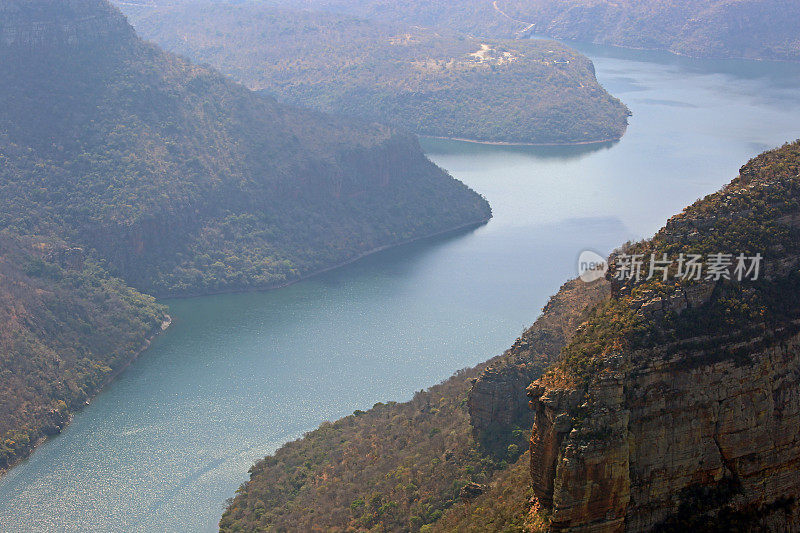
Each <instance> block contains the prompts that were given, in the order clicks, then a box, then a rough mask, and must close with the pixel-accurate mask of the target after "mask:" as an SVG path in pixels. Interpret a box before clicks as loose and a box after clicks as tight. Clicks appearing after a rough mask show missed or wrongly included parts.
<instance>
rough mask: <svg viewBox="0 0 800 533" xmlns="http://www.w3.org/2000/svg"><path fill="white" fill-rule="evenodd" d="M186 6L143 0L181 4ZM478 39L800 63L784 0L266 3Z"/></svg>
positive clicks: (790, 6) (798, 8)
mask: <svg viewBox="0 0 800 533" xmlns="http://www.w3.org/2000/svg"><path fill="white" fill-rule="evenodd" d="M185 1H187V0H142V2H141V3H149V4H154V3H158V4H164V3H172V4H174V3H180V2H185ZM263 3H266V4H268V5H277V6H285V7H295V8H297V7H306V8H313V9H321V10H328V11H332V12H337V13H347V14H351V15H355V16H359V17H365V18H370V19H375V20H383V21H389V22H394V23H400V24H404V25H415V24H418V25H422V26H426V27H434V28H439V29H450V30H457V31H461V32H465V33H467V34H470V35H474V36H477V37H495V38H510V37H528V36H530V35H532V34H538V35H547V36H549V37H554V38H557V39H564V40H577V41H582V42H593V43H600V44H610V45H615V46H625V47H631V48H652V49H659V50H668V51H671V52H675V53H678V54H685V55H690V56H695V57H713V58H746V59H774V60H790V61H797V60H798V59H800V31H798V29H797V21H798V20H800V4H798V3H797V2H793V1H790V0H733V1H731V0H663V1H653V0H621V1H612V0H497V1H494V0H432V1H421V0H409V1H403V2H398V1H397V0H301V1H295V0H265V1H264V2H263Z"/></svg>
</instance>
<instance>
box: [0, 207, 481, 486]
mask: <svg viewBox="0 0 800 533" xmlns="http://www.w3.org/2000/svg"><path fill="white" fill-rule="evenodd" d="M489 220H491V217H489V218H485V219H481V220H478V221H475V222H471V223H467V224H463V225H460V226H457V227H454V228H450V229H447V230H442V231H438V232H434V233H431V234H428V235H423V236H420V237H415V238H413V239H406V240H404V241H401V242H398V243H393V244H387V245H385V246H379V247H377V248H374V249H371V250H369V251H367V252H364V253H361V254H359V255H358V256H356V257H353V258H352V259H349V260H347V261H343V262H340V263H337V264H335V265H332V266H329V267H326V268H323V269H319V270H316V271H314V272H311V273H309V274H306V275H303V276H301V277H299V278H298V279H295V280H291V281H288V282H285V283H281V284H276V285H272V286H268V287H255V288H250V289H241V290H227V291H210V292H198V293H195V294H189V295H185V294H184V295H177V296H176V295H161V296H156V297H157V298H159V299H164V298H172V299H189V298H197V297H202V296H213V295H218V294H237V293H248V292H265V291H273V290H278V289H282V288H286V287H289V286H291V285H294V284H296V283H300V282H301V281H305V280H308V279H311V278H313V277H315V276H320V275H322V274H324V273H326V272H330V271H332V270H336V269H339V268H343V267H345V266H347V265H350V264H353V263H355V262H357V261H360V260H362V259H364V258H366V257H369V256H371V255H374V254H377V253H380V252H382V251H385V250H389V249H392V248H398V247H401V246H405V245H409V244H413V243H416V242H420V241H424V240H427V239H433V238H436V237H443V236H446V235H451V234H456V233H459V232H461V231H465V230H468V229H475V228H478V227H480V226H483V225H485V224H487V223H488V222H489ZM171 325H172V317H171V316H169V315H167V316H166V318H165V320H164V321H163V322H162V323H161V325H160V326H159V327H157V328H156V329H155V330H153V332H152V333H151V334H150V335H149V336H148V337H147V338H146V339H145V340H144V342H143V343H142V345H141V347H140V348H139V349H138V350H137V351H136V352H135V353H134V354H133V355H132V356H131V357H130V358H129V359H128V360H127V361H126V362H125V363H124V364H123V365H121V366H120V367H119V368H117V369H116V370H115V371H114V372H112V373H111V374H110V375H109V376H108V377H107V378H106V380H105V381H104V382H103V384H102V385H101V386H100V388H99V389H98V390H97V392H96V394H94V395H93V396H92V397H91V398H89V399H88V400H86V403H85V405H86V406H88V405H89V404H90V403H91V402H92V401H93V400H94V399H95V398H96V397H97V396H98V395H99V394H101V393H102V392H103V391H104V390H105V388H106V387H107V386H108V385H110V384H111V383H112V382H113V381H114V380H115V379H117V378H118V377H119V376H120V375H121V374H122V373H123V372H124V371H125V370H127V369H128V368H129V367H130V366H131V365H132V364H133V363H134V362H136V360H137V359H139V357H140V356H141V355H142V354H143V353H144V352H145V351H146V350H147V349H148V348H149V347H150V345H151V344H152V341H153V340H154V339H155V338H156V337H157V336H158V335H161V334H162V333H164V332H165V331H167V329H168V328H169V327H170V326H171ZM78 412H80V410H77V411H75V412H74V413H70V414H69V416H68V418H67V420H66V422H65V423H64V425H63V426H61V427H60V428H59V432H58V433H57V434H56V435H54V436H57V435H59V434H61V432H63V431H64V429H66V428H67V426H69V424H70V422H71V421H72V418H73V416H74V415H75V414H77V413H78ZM50 438H52V437H48V436H44V437H41V438H39V439H38V440H37V441H36V442H35V443H34V444H33V446H32V447H31V448H30V449H29V451H28V452H27V453H26V454H25V455H23V456H21V457H19V458H18V459H16V460H15V461H14V462H13V463H12V464H11V465H10V466H9V467H7V468H0V478H2V477H3V476H4V475H5V474H7V473H8V472H10V471H11V470H13V469H14V467H16V466H17V465H19V464H20V463H21V462H23V461H25V460H26V459H28V458H29V457H30V456H31V454H33V453H34V452H35V451H36V449H37V448H38V447H39V446H41V445H42V444H44V443H45V442H47V441H48V440H49V439H50Z"/></svg>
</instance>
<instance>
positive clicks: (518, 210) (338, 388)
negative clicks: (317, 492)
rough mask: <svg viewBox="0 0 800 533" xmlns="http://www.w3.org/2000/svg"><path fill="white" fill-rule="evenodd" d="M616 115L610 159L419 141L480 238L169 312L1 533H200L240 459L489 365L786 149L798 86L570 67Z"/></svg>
mask: <svg viewBox="0 0 800 533" xmlns="http://www.w3.org/2000/svg"><path fill="white" fill-rule="evenodd" d="M582 49H583V51H584V52H585V53H587V54H588V55H589V56H590V57H591V58H592V59H593V60H594V61H595V65H596V67H597V72H598V77H599V79H600V81H601V82H602V83H603V84H604V85H605V87H606V88H607V89H608V90H609V91H610V92H611V93H612V94H614V95H616V96H618V97H619V98H620V99H622V100H623V101H624V102H625V103H626V104H627V105H628V106H629V107H630V108H631V110H632V111H633V117H631V125H630V129H629V131H628V133H627V135H626V136H625V137H624V138H623V140H622V141H621V142H619V143H613V144H606V145H599V146H592V147H587V146H582V147H541V148H519V147H497V146H479V145H473V144H465V143H456V142H449V141H440V140H429V139H428V140H423V144H424V146H425V148H426V150H427V151H428V153H429V155H430V157H431V158H432V159H433V160H434V161H436V162H437V163H439V164H440V165H442V166H443V167H444V168H446V169H448V170H449V171H450V172H451V173H452V174H453V175H455V176H456V177H458V178H459V179H461V180H463V181H465V182H466V183H467V184H469V185H470V186H471V187H473V188H474V189H475V190H477V191H478V192H480V193H482V194H484V195H485V196H486V197H487V198H488V199H489V201H490V202H491V204H492V206H493V208H494V213H495V218H494V220H492V221H491V222H490V223H489V224H488V225H487V226H484V227H481V228H478V229H476V230H474V231H469V232H462V233H460V234H457V235H452V236H448V237H444V238H438V239H433V240H430V241H426V242H420V243H416V244H413V245H410V246H405V247H402V248H398V249H395V250H390V251H387V252H384V253H381V254H377V255H375V256H372V257H370V258H367V259H366V260H363V261H361V262H359V263H356V264H354V265H351V266H349V267H346V268H343V269H340V270H337V271H334V272H330V273H327V274H325V275H323V276H319V277H317V278H314V279H311V280H307V281H305V282H303V283H300V284H297V285H294V286H292V287H288V288H286V289H281V290H278V291H273V292H267V293H252V294H238V295H224V296H213V297H205V298H196V299H191V300H181V301H174V302H170V305H171V309H172V314H173V316H174V318H175V323H174V326H173V327H172V328H171V329H170V330H169V332H168V333H167V334H166V335H164V336H163V337H161V338H159V339H158V340H157V341H156V342H155V343H154V344H153V346H152V348H151V349H150V350H148V351H147V352H146V353H145V354H144V355H143V356H142V357H141V358H140V359H139V360H138V361H137V362H136V363H135V364H134V365H132V367H131V368H130V369H129V370H128V371H127V372H125V373H124V374H123V375H122V376H121V377H120V379H118V380H117V381H116V382H114V383H113V384H112V385H110V386H109V387H108V388H107V389H106V390H105V391H104V392H103V393H102V394H101V395H100V396H98V397H97V398H96V400H95V401H94V402H93V403H92V405H91V406H89V407H88V408H87V409H85V410H84V411H83V412H82V413H80V414H79V415H77V416H76V417H75V420H74V422H73V423H72V425H70V426H69V427H68V428H67V429H66V431H65V432H64V433H63V435H61V436H59V437H57V438H55V439H53V440H52V441H50V442H48V443H46V444H45V445H44V446H42V447H41V449H39V450H38V451H37V452H36V453H35V454H34V455H33V456H32V458H31V459H30V460H28V461H27V462H25V463H23V464H22V465H20V466H19V467H17V468H15V469H14V470H12V472H11V473H10V474H9V475H7V476H6V477H5V478H3V479H2V480H0V531H2V532H6V531H8V532H19V531H48V532H58V531H69V532H72V531H75V532H78V531H81V532H83V531H142V532H145V531H146V532H159V531H170V532H172V531H176V532H184V531H185V532H195V531H213V530H214V529H215V525H216V522H217V520H218V519H219V516H220V514H221V512H222V509H223V507H224V502H225V499H226V498H228V497H230V496H232V495H233V493H234V490H235V489H236V487H237V486H238V485H239V484H240V483H241V482H242V481H244V480H245V479H246V478H247V469H248V468H249V467H250V466H251V464H252V463H253V462H254V461H256V460H257V459H259V458H261V457H263V456H264V455H266V454H268V453H271V452H272V451H274V450H275V449H276V448H277V447H278V446H280V444H282V443H283V442H285V441H287V440H289V439H292V438H295V437H297V436H299V435H301V434H302V433H303V432H304V431H307V430H310V429H312V428H314V427H316V426H317V425H318V424H319V423H320V422H322V421H324V420H333V419H336V418H338V417H340V416H342V415H345V414H348V413H350V412H352V411H353V410H355V409H365V408H368V407H370V406H371V405H373V403H375V402H377V401H382V400H398V401H400V400H406V399H408V398H410V397H411V395H412V394H413V392H414V391H415V390H419V389H421V388H424V387H427V386H429V385H432V384H434V383H436V382H438V381H440V380H442V379H444V378H446V377H448V376H449V375H451V374H452V373H453V372H454V371H455V370H457V369H459V368H463V367H466V366H471V365H474V364H477V363H479V362H481V361H484V360H486V359H488V358H489V357H491V356H493V355H496V354H498V353H500V352H502V351H503V349H504V348H505V347H507V346H508V345H509V344H510V343H511V342H512V341H513V339H514V338H515V337H516V336H517V335H518V334H519V333H520V331H521V330H522V328H523V327H524V326H526V325H529V324H530V323H531V322H533V320H534V319H535V318H536V316H537V315H538V313H539V310H540V309H541V307H542V306H543V305H544V303H545V302H546V300H547V298H548V296H549V295H550V294H552V293H553V292H555V291H556V290H557V288H558V287H559V285H560V284H561V283H562V282H564V281H566V280H567V279H568V278H569V277H571V276H573V275H574V271H575V267H574V263H575V261H576V258H577V256H578V254H579V252H580V251H581V250H583V249H586V248H591V249H594V250H597V251H599V252H601V253H605V252H607V251H609V250H610V249H611V248H613V247H614V246H616V245H618V244H620V243H622V242H624V241H625V240H628V239H635V238H641V237H646V236H649V235H651V234H652V233H653V232H654V231H656V230H657V229H658V228H659V227H660V226H661V225H662V224H663V222H664V220H665V219H666V218H667V217H668V216H670V215H672V214H674V213H676V212H678V211H680V210H681V209H682V208H683V207H684V206H685V205H686V204H688V203H690V202H692V201H694V200H695V199H697V198H699V197H701V196H703V195H705V194H708V193H710V192H713V191H714V190H716V189H717V188H719V187H720V186H721V185H723V184H724V183H726V182H727V181H729V180H730V179H731V178H732V177H733V176H734V175H735V174H736V171H737V170H738V168H739V167H740V166H741V165H742V164H743V163H744V162H745V161H746V160H747V159H748V158H749V157H752V156H753V155H756V154H757V153H759V152H761V151H763V150H765V149H767V148H769V147H772V146H776V145H779V144H781V143H783V142H784V141H787V140H793V139H795V138H796V137H798V135H799V134H800V131H798V127H797V125H798V124H800V67H798V66H797V65H791V64H780V63H750V62H741V61H738V62H737V61H727V62H708V61H692V60H687V59H680V58H675V57H673V56H669V55H666V54H657V53H643V52H629V51H622V50H615V49H610V48H601V47H582Z"/></svg>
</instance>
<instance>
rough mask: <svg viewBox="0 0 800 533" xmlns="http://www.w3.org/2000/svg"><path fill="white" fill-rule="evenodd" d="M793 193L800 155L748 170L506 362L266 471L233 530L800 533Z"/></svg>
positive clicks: (347, 423)
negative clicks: (693, 265) (638, 262)
mask: <svg viewBox="0 0 800 533" xmlns="http://www.w3.org/2000/svg"><path fill="white" fill-rule="evenodd" d="M799 196H800V141H798V142H795V143H792V144H787V145H785V146H783V147H781V148H779V149H776V150H772V151H770V152H766V153H764V154H762V155H760V156H758V157H756V158H754V159H753V160H751V161H750V162H748V163H747V164H746V165H745V166H743V167H742V168H741V170H740V173H739V176H737V177H736V178H735V179H734V180H733V181H732V182H731V183H730V184H728V185H727V186H725V187H724V188H723V189H722V190H720V191H719V192H717V193H714V194H711V195H709V196H707V197H705V198H703V199H701V200H699V201H697V202H696V203H694V204H693V205H691V206H689V207H687V208H686V209H684V210H683V212H681V213H680V214H678V215H675V216H674V217H672V218H671V219H670V220H669V221H668V222H667V224H666V225H665V226H664V228H662V229H661V230H660V231H659V232H658V233H657V234H656V235H655V236H654V237H653V238H652V239H649V240H646V241H642V242H638V243H635V244H629V245H627V246H625V247H623V248H622V249H620V250H619V251H618V252H616V253H615V254H614V255H612V258H611V261H610V265H611V266H610V270H609V274H608V276H607V277H608V279H603V280H598V281H595V282H593V283H591V284H588V283H584V282H582V281H580V280H574V281H572V282H570V283H567V284H566V285H564V286H563V287H562V288H561V290H560V291H559V293H558V294H557V295H556V296H555V297H553V299H552V300H551V301H550V303H549V304H548V305H547V306H546V307H545V309H544V312H543V314H542V316H541V317H540V318H539V319H538V320H537V322H536V323H535V324H534V325H533V326H532V327H531V328H530V329H529V330H527V331H526V332H525V333H523V335H522V336H521V337H520V338H519V339H518V340H517V341H516V342H515V343H514V345H513V346H512V347H511V349H509V350H508V351H507V352H506V353H504V354H503V355H501V356H499V357H496V358H494V359H492V360H491V361H489V362H487V363H484V364H483V365H480V366H479V367H477V368H475V369H471V370H467V371H463V372H460V373H458V374H457V375H455V376H453V377H452V378H450V379H449V380H447V381H445V382H444V383H442V384H440V385H437V386H435V387H432V388H431V389H429V390H428V391H425V392H420V393H418V394H417V395H416V396H415V398H414V399H413V400H412V401H411V402H407V403H403V404H388V405H384V404H378V405H376V406H375V407H374V408H373V409H371V410H369V411H367V412H361V411H357V412H355V413H354V414H353V415H351V416H348V417H345V418H343V419H341V420H338V421H336V422H333V423H326V424H324V425H322V426H321V427H320V428H319V429H318V430H316V431H313V432H310V433H308V434H307V435H306V436H304V437H303V438H302V439H299V440H297V441H295V442H292V443H289V444H287V445H285V446H284V447H282V448H280V449H279V450H278V451H277V452H276V453H275V454H274V455H273V456H270V457H267V458H266V459H264V460H263V461H260V462H259V463H257V464H256V465H255V466H254V467H253V468H252V469H251V478H250V480H249V481H248V482H247V483H245V484H244V485H243V486H242V487H241V488H240V490H239V491H238V492H237V495H236V497H235V498H234V499H233V500H232V501H231V504H230V506H229V507H228V509H227V511H226V512H225V514H224V515H223V517H222V520H221V522H220V531H222V532H232V531H264V530H270V528H274V529H276V530H284V529H291V524H297V525H299V526H300V528H301V529H304V528H310V526H311V525H312V524H313V525H314V526H317V527H322V528H323V529H331V530H340V531H347V530H362V531H363V530H367V531H368V530H371V529H378V528H379V529H381V530H383V531H441V532H452V531H468V532H470V531H474V532H483V531H520V532H523V531H524V532H541V533H544V532H557V531H576V532H578V531H579V532H589V531H631V532H643V531H670V532H683V531H797V530H798V527H800V506H798V503H797V502H798V498H800V478H799V477H798V476H797V465H798V462H800V440H798V436H797V421H798V418H800V394H798V392H797V391H798V384H799V383H800V304H798V301H800V300H798V294H800V205H799V204H798V200H797V199H798V197H799ZM626 254H627V256H628V258H629V259H630V258H631V257H633V256H636V255H639V256H640V257H641V259H642V261H643V262H644V263H645V265H647V264H648V262H649V260H650V258H651V257H654V258H656V261H657V263H656V264H657V265H659V266H664V264H663V263H658V261H663V260H664V256H666V257H667V259H668V260H669V259H671V260H672V264H671V265H670V266H669V267H668V270H667V271H666V273H667V279H666V280H664V279H663V277H662V275H661V274H662V273H661V271H660V270H656V271H655V272H657V275H655V276H653V277H650V278H649V279H645V278H646V277H647V267H645V270H643V275H642V276H641V277H640V279H638V280H636V279H634V278H633V276H631V275H628V277H626V276H625V274H624V273H625V270H624V265H625V255H626ZM696 254H699V256H700V258H701V261H699V264H700V265H701V268H702V269H703V270H702V272H701V273H700V276H699V278H698V279H695V277H696V275H695V273H694V272H696V271H691V273H690V274H687V273H688V272H689V270H687V266H686V265H687V263H686V262H685V261H686V260H688V259H691V258H692V257H693V256H694V255H696ZM740 254H743V255H744V257H745V263H744V265H745V267H746V268H747V269H748V272H749V274H748V273H747V272H744V271H742V272H739V273H738V274H737V270H736V269H737V266H738V262H739V260H738V257H739V255H740ZM681 257H683V259H684V263H683V267H681V266H679V265H681V263H680V261H681ZM715 257H716V258H718V260H715ZM754 257H760V258H761V259H760V261H759V263H758V264H759V268H758V269H757V270H755V271H752V270H749V269H750V268H752V267H753V262H752V258H754ZM714 265H716V268H714ZM620 273H622V275H620ZM739 277H741V280H740V279H739ZM531 381H533V383H531ZM526 388H527V393H526ZM529 400H530V404H531V407H533V411H532V412H531V411H526V410H525V409H524V406H525V405H526V404H527V403H528V401H529ZM531 426H532V427H531ZM529 428H530V431H529ZM528 435H530V440H529V442H525V441H526V440H528V439H527V437H528ZM526 445H529V446H530V452H529V453H524V454H523V453H522V451H523V450H524V448H525V447H526Z"/></svg>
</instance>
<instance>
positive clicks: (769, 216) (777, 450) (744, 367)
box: [529, 144, 800, 532]
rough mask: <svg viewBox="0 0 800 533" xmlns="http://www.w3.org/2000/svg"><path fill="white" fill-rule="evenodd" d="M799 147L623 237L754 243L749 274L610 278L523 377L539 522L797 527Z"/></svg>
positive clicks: (721, 246) (673, 246) (669, 249)
mask: <svg viewBox="0 0 800 533" xmlns="http://www.w3.org/2000/svg"><path fill="white" fill-rule="evenodd" d="M799 162H800V145H798V144H793V145H787V146H785V147H783V148H781V149H779V150H776V151H773V152H770V153H767V154H764V155H762V156H760V157H758V158H756V159H754V160H753V161H751V162H750V163H748V165H746V166H745V167H743V168H742V171H741V173H740V176H739V177H738V178H737V179H736V180H734V181H733V182H732V183H731V184H730V185H729V186H727V187H726V188H725V189H723V190H722V191H721V192H719V193H717V194H715V195H711V196H709V197H707V198H705V199H703V200H701V201H699V202H697V203H696V204H694V205H693V206H691V207H689V208H687V209H686V210H685V211H684V212H683V213H682V214H680V215H678V216H676V217H674V218H673V219H672V220H670V222H669V223H668V224H667V226H666V227H665V228H664V229H663V230H662V231H660V232H659V233H658V234H657V235H656V236H655V237H654V238H653V239H652V240H650V241H647V242H644V243H639V244H637V245H635V246H634V247H632V248H630V249H627V250H623V253H628V252H629V253H642V254H645V255H647V254H650V253H655V254H657V255H658V256H659V257H661V254H662V253H668V254H679V253H685V254H689V253H694V252H701V253H702V252H706V253H711V251H712V250H718V251H719V252H720V253H723V252H725V253H731V254H734V253H736V252H737V251H742V252H746V253H748V254H755V253H760V254H762V255H763V257H764V267H763V270H762V271H761V275H760V277H759V279H758V280H752V279H751V280H750V281H747V280H745V281H739V280H738V279H736V278H735V277H734V276H732V275H731V276H730V278H731V279H726V278H727V277H728V276H726V275H723V276H722V277H721V279H719V280H703V281H701V282H692V283H687V282H686V281H684V280H680V281H674V282H673V281H669V282H667V283H662V282H660V281H659V282H654V281H653V280H641V281H640V282H636V281H634V280H629V281H624V282H621V281H619V280H617V281H616V282H615V283H614V290H613V294H612V299H611V300H610V301H609V303H607V304H605V305H601V306H599V307H598V308H596V309H595V311H594V312H593V314H592V316H591V317H590V318H589V319H588V320H587V322H586V323H584V324H583V325H582V326H581V327H580V328H579V330H578V332H577V333H576V335H575V337H574V338H573V340H572V341H571V342H570V344H569V345H568V346H567V347H566V348H565V350H564V352H563V353H562V356H561V360H560V362H559V363H558V364H557V365H556V367H555V368H553V369H552V370H550V371H548V372H547V373H546V374H545V375H544V376H543V377H542V378H541V379H540V380H537V381H536V382H534V384H533V385H531V387H530V388H529V395H530V397H531V405H532V407H533V409H534V426H533V432H532V437H531V446H530V450H531V475H532V478H533V490H534V493H535V497H536V505H534V508H535V509H539V511H538V512H539V513H540V515H541V516H540V517H541V518H543V519H546V520H545V521H546V522H548V523H549V525H548V529H549V530H550V531H576V532H577V531H581V532H615V531H689V530H703V531H795V530H797V529H798V528H800V511H799V510H798V502H797V498H798V497H800V436H798V432H797V428H798V427H799V426H798V423H800V393H798V384H800V321H798V318H800V313H799V311H800V309H798V306H797V304H796V303H795V300H796V296H797V294H798V293H800V281H798V264H800V261H799V260H798V244H800V234H799V233H798V230H797V225H796V224H795V221H796V219H797V212H798V209H797V200H796V198H797V194H798V192H800V186H799V185H798V183H799V182H800V175H799V173H798V169H800V163H799ZM620 257H621V254H620V255H618V256H616V257H615V258H614V259H613V260H612V270H611V271H610V272H611V273H610V276H611V277H614V278H616V277H617V276H618V275H619V272H620V264H621V263H620ZM732 271H733V266H731V267H730V270H729V271H728V274H732ZM671 274H674V272H671Z"/></svg>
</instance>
